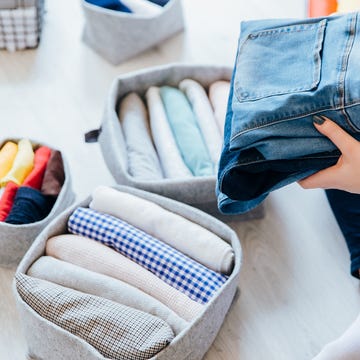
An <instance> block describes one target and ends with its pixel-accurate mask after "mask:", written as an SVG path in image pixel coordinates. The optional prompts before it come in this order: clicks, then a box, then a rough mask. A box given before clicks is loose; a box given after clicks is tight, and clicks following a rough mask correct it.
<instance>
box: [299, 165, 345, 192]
mask: <svg viewBox="0 0 360 360" xmlns="http://www.w3.org/2000/svg"><path fill="white" fill-rule="evenodd" d="M339 178H341V175H339V167H338V166H337V165H334V166H331V167H329V168H327V169H324V170H320V171H319V172H317V173H315V174H314V175H310V176H308V177H306V178H305V179H303V180H300V181H298V183H299V184H300V186H301V187H303V188H304V189H315V188H322V189H331V188H338V187H339Z"/></svg>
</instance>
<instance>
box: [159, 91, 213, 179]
mask: <svg viewBox="0 0 360 360" xmlns="http://www.w3.org/2000/svg"><path fill="white" fill-rule="evenodd" d="M160 95H161V99H162V101H163V103H164V107H165V111H166V115H167V119H168V121H169V124H170V127H171V130H172V132H173V135H174V138H175V141H176V144H177V146H178V148H179V150H180V153H181V156H182V158H183V159H184V162H185V164H186V165H187V167H188V168H189V169H190V171H191V172H192V174H193V175H195V176H212V175H214V173H215V172H214V171H215V170H214V165H213V163H212V161H211V158H210V155H209V152H208V149H207V147H206V145H205V142H204V139H203V137H202V134H201V131H200V129H199V127H198V125H197V120H196V117H195V115H194V113H193V111H192V109H191V105H190V104H189V101H188V100H187V98H186V96H185V95H184V94H183V92H182V91H180V90H179V89H176V88H173V87H170V86H162V87H161V88H160Z"/></svg>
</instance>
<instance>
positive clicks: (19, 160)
mask: <svg viewBox="0 0 360 360" xmlns="http://www.w3.org/2000/svg"><path fill="white" fill-rule="evenodd" d="M33 167H34V151H33V148H32V145H31V143H30V141H29V140H27V139H22V140H20V141H19V143H18V151H17V153H16V157H15V159H14V162H13V165H12V167H11V169H10V171H9V172H8V173H7V174H6V175H5V176H4V177H3V178H2V179H1V186H5V185H6V184H7V183H8V182H9V181H13V182H14V183H15V184H18V185H21V184H22V183H23V182H24V180H25V178H26V177H27V176H28V175H29V174H30V172H31V170H32V169H33Z"/></svg>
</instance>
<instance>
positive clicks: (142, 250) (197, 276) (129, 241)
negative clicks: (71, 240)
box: [68, 207, 227, 304]
mask: <svg viewBox="0 0 360 360" xmlns="http://www.w3.org/2000/svg"><path fill="white" fill-rule="evenodd" d="M68 230H69V232H71V233H72V234H76V235H82V236H86V237H88V238H90V239H93V240H96V241H99V242H101V243H102V244H105V245H107V246H109V247H111V248H113V249H114V250H116V251H118V252H119V253H121V254H123V255H124V256H126V257H128V258H129V259H131V260H133V261H135V262H136V263H137V264H139V265H141V266H142V267H144V268H145V269H147V270H149V271H151V272H152V273H153V274H155V275H156V276H158V277H159V278H160V279H161V280H163V281H164V282H166V283H167V284H168V285H170V286H172V287H174V288H175V289H177V290H179V291H181V292H182V293H184V294H185V295H187V296H188V297H189V298H190V299H192V300H194V301H197V302H199V303H200V304H205V303H207V302H208V301H209V300H210V299H211V298H212V296H213V295H214V294H215V293H216V292H217V291H218V290H219V288H220V287H221V286H222V285H223V284H224V283H225V281H226V279H227V278H226V276H224V275H221V274H218V273H216V272H215V271H212V270H210V269H208V268H206V267H205V266H203V265H201V264H199V263H197V262H196V261H194V260H192V259H190V258H189V257H187V256H186V255H184V254H182V253H181V252H179V251H177V250H176V249H174V248H172V247H171V246H169V245H167V244H165V243H163V242H162V241H160V240H158V239H156V238H154V237H152V236H151V235H149V234H146V233H144V232H143V231H141V230H139V229H137V228H135V227H134V226H132V225H130V224H128V223H127V222H125V221H123V220H121V219H118V218H116V217H114V216H111V215H107V214H103V213H99V212H98V211H95V210H92V209H89V208H82V207H79V208H77V209H76V210H75V211H74V212H73V213H72V214H71V216H70V217H69V221H68Z"/></svg>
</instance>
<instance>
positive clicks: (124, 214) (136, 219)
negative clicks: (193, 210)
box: [89, 186, 234, 274]
mask: <svg viewBox="0 0 360 360" xmlns="http://www.w3.org/2000/svg"><path fill="white" fill-rule="evenodd" d="M89 206H90V208H91V209H94V210H96V211H99V212H102V213H106V214H109V215H112V216H115V217H117V218H120V219H122V220H124V221H126V222H128V223H129V224H131V225H133V226H135V227H136V228H138V229H141V230H143V231H144V232H146V233H148V234H150V235H151V236H154V237H155V238H157V239H159V240H161V241H163V242H164V243H166V244H168V245H170V246H172V247H174V248H175V249H177V250H179V251H181V252H182V253H184V254H185V255H187V256H189V257H191V258H192V259H194V260H195V261H197V262H199V263H200V264H203V265H204V266H206V267H208V268H209V269H212V270H214V271H217V272H220V273H223V274H230V272H231V270H232V268H233V265H234V252H233V250H232V248H231V246H230V245H229V244H228V243H226V242H225V241H224V240H222V239H221V238H219V237H218V236H217V235H215V234H214V233H212V232H211V231H209V230H207V229H205V228H203V227H202V226H200V225H198V224H195V223H193V222H192V221H190V220H187V219H185V218H184V217H182V216H180V215H177V214H175V213H173V212H171V211H168V210H166V209H164V208H162V207H161V206H159V205H157V204H155V203H153V202H151V201H148V200H145V199H142V198H140V197H137V196H135V195H132V194H128V193H125V192H121V191H118V190H115V189H112V188H110V187H107V186H99V187H97V188H96V189H95V190H94V191H93V193H92V201H91V203H90V205H89Z"/></svg>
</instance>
